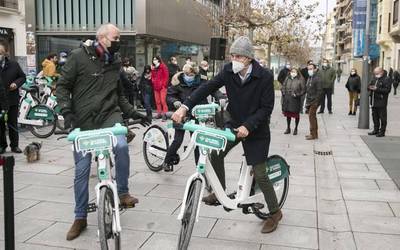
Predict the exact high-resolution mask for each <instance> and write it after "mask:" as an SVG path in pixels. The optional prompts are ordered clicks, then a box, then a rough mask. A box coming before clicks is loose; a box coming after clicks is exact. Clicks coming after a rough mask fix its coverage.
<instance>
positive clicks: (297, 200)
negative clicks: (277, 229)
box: [285, 191, 316, 211]
mask: <svg viewBox="0 0 400 250" xmlns="http://www.w3.org/2000/svg"><path fill="white" fill-rule="evenodd" d="M289 192H290V191H289ZM285 208H289V209H298V210H307V211H316V199H315V198H310V197H301V196H288V198H287V200H286V201H285Z"/></svg>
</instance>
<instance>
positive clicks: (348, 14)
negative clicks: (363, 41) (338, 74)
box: [335, 0, 354, 74]
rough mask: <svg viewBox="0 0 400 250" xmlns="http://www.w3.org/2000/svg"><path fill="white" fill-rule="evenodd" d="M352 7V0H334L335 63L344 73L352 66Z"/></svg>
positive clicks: (348, 71) (347, 72)
mask: <svg viewBox="0 0 400 250" xmlns="http://www.w3.org/2000/svg"><path fill="white" fill-rule="evenodd" d="M352 7H353V1H352V0H337V1H336V8H335V14H336V16H335V18H336V20H337V23H336V63H337V65H338V66H340V67H341V69H342V71H343V73H344V74H349V73H350V70H351V68H352V67H354V57H353V29H352V21H353V8H352Z"/></svg>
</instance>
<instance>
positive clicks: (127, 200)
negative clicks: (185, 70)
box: [119, 194, 139, 208]
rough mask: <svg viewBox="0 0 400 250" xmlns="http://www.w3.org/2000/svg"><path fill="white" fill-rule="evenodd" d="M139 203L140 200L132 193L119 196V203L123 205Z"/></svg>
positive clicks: (127, 206) (129, 206)
mask: <svg viewBox="0 0 400 250" xmlns="http://www.w3.org/2000/svg"><path fill="white" fill-rule="evenodd" d="M137 203H139V200H138V199H137V198H135V197H133V196H131V195H130V194H122V195H120V196H119V204H120V206H121V207H125V208H131V207H135V204H137Z"/></svg>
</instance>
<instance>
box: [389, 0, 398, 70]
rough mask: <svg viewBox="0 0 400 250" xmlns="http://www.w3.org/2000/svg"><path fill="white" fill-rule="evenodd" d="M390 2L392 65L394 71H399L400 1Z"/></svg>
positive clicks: (393, 0)
mask: <svg viewBox="0 0 400 250" xmlns="http://www.w3.org/2000/svg"><path fill="white" fill-rule="evenodd" d="M387 2H389V3H388V4H389V7H390V11H391V12H390V13H391V14H390V16H391V17H390V18H389V17H388V20H390V22H389V23H388V26H389V27H388V30H390V31H389V35H390V37H391V38H392V41H393V43H392V48H391V51H392V53H391V57H392V58H391V65H392V67H393V69H396V70H399V69H400V20H399V19H400V15H399V13H400V3H399V2H400V1H399V0H392V1H387Z"/></svg>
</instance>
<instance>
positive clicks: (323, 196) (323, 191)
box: [317, 187, 343, 201]
mask: <svg viewBox="0 0 400 250" xmlns="http://www.w3.org/2000/svg"><path fill="white" fill-rule="evenodd" d="M317 199H318V200H330V201H336V200H342V199H343V196H342V191H341V190H340V188H320V187H319V188H318V189H317Z"/></svg>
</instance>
